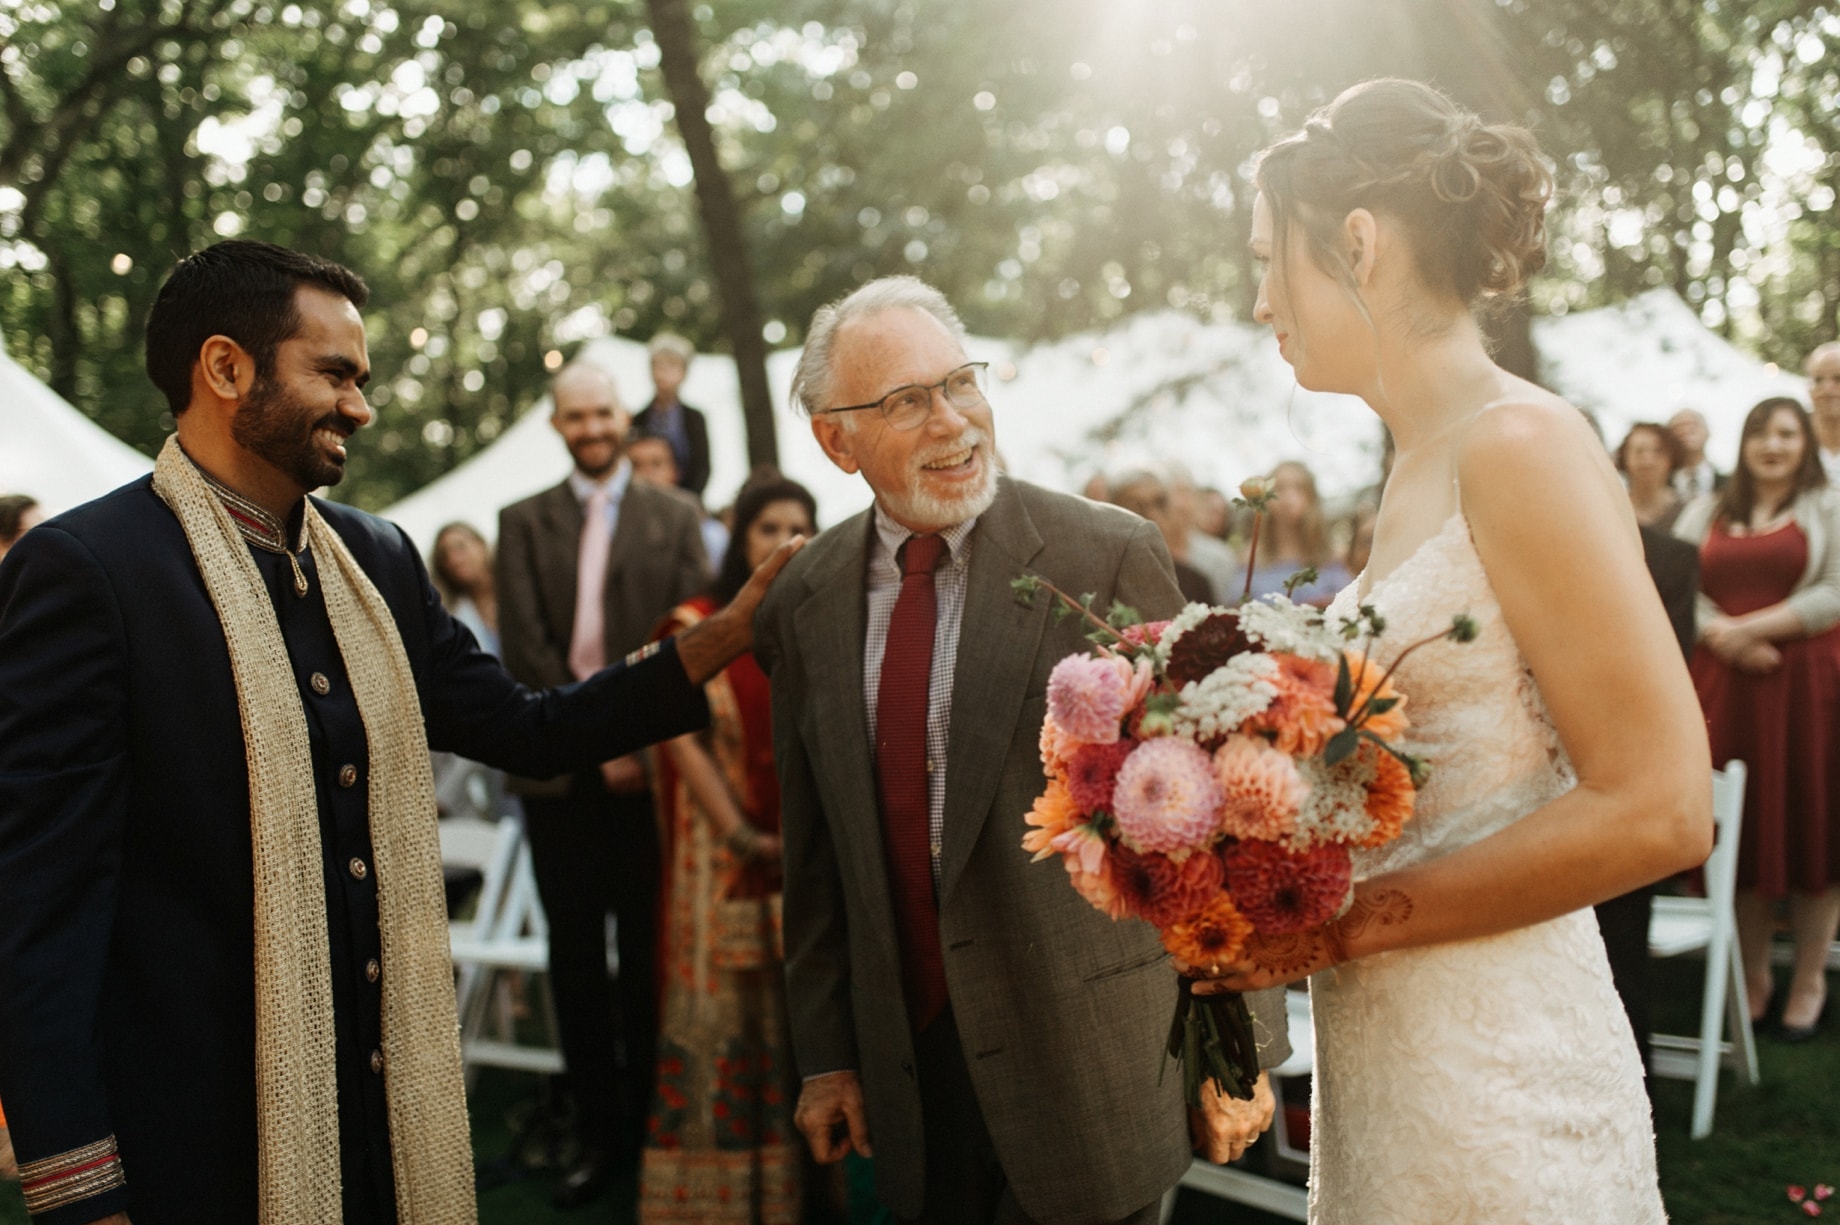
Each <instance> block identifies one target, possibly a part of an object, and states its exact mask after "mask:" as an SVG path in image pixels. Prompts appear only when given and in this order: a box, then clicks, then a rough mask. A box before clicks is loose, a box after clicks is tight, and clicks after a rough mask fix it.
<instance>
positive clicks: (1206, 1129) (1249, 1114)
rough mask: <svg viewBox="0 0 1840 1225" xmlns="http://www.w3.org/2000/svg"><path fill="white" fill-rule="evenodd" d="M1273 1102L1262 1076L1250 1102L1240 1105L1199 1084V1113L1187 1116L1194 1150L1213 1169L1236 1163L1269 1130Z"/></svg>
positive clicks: (1207, 1082) (1211, 1085)
mask: <svg viewBox="0 0 1840 1225" xmlns="http://www.w3.org/2000/svg"><path fill="white" fill-rule="evenodd" d="M1273 1107H1274V1101H1273V1099H1272V1096H1271V1081H1270V1080H1269V1079H1268V1078H1267V1076H1266V1074H1265V1073H1263V1072H1260V1073H1259V1078H1258V1080H1256V1081H1254V1082H1253V1085H1252V1099H1251V1100H1250V1101H1240V1100H1239V1099H1238V1098H1234V1097H1228V1096H1227V1095H1226V1094H1224V1093H1222V1092H1221V1091H1220V1090H1219V1089H1216V1088H1215V1087H1214V1082H1213V1081H1212V1080H1203V1081H1202V1082H1201V1109H1199V1110H1190V1111H1189V1112H1188V1138H1189V1142H1190V1143H1191V1144H1192V1145H1193V1146H1194V1149H1195V1151H1196V1152H1197V1153H1199V1154H1201V1156H1203V1157H1205V1158H1206V1159H1207V1160H1209V1161H1212V1162H1213V1163H1214V1164H1215V1165H1224V1164H1225V1163H1227V1162H1229V1161H1233V1160H1236V1159H1237V1158H1238V1157H1239V1155H1240V1154H1241V1153H1243V1152H1245V1151H1246V1150H1247V1149H1249V1148H1251V1147H1252V1142H1253V1141H1254V1140H1257V1139H1258V1138H1259V1137H1260V1136H1262V1135H1264V1134H1265V1129H1266V1128H1268V1127H1270V1126H1271V1115H1272V1110H1273Z"/></svg>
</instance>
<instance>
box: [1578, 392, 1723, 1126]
mask: <svg viewBox="0 0 1840 1225" xmlns="http://www.w3.org/2000/svg"><path fill="white" fill-rule="evenodd" d="M1655 428H1657V429H1658V428H1660V427H1658V426H1657V427H1655ZM1639 530H1640V531H1641V533H1642V561H1643V563H1644V564H1645V565H1646V566H1647V567H1648V576H1649V577H1650V578H1651V579H1653V580H1654V581H1655V591H1656V592H1657V593H1658V594H1659V595H1660V596H1661V606H1662V607H1663V608H1665V609H1666V610H1667V615H1668V623H1669V624H1670V625H1671V626H1673V628H1674V638H1675V641H1677V642H1678V643H1679V644H1680V651H1681V654H1682V655H1685V656H1686V657H1687V658H1688V659H1689V660H1691V659H1692V657H1693V607H1694V604H1695V602H1696V601H1697V599H1698V597H1699V551H1698V550H1697V549H1695V548H1694V547H1693V546H1692V545H1690V544H1688V543H1687V542H1686V541H1684V540H1677V539H1675V538H1674V537H1673V536H1670V535H1668V534H1667V533H1666V532H1663V531H1659V530H1657V529H1655V528H1652V527H1648V526H1642V527H1640V529H1639ZM1654 895H1655V887H1654V885H1644V886H1642V887H1641V888H1640V889H1632V890H1630V891H1629V892H1628V893H1625V894H1623V895H1622V896H1621V897H1613V898H1611V899H1610V900H1609V901H1607V902H1599V903H1598V904H1597V905H1596V906H1594V907H1592V909H1593V910H1595V911H1596V912H1597V926H1598V930H1600V931H1601V932H1603V936H1604V952H1605V953H1606V954H1607V955H1608V956H1609V958H1610V978H1611V981H1612V982H1613V983H1615V985H1616V994H1617V996H1618V998H1620V999H1621V1000H1622V1001H1623V1011H1624V1012H1626V1013H1627V1014H1628V1015H1629V1028H1630V1029H1631V1030H1632V1031H1634V1033H1635V1036H1636V1049H1637V1050H1639V1051H1640V1052H1641V1053H1642V1072H1643V1078H1644V1079H1643V1083H1644V1084H1646V1085H1648V1086H1649V1087H1650V1093H1651V1095H1652V1094H1653V1075H1652V1070H1651V1068H1652V1060H1651V1048H1652V1045H1653V1043H1652V1041H1651V1037H1650V1033H1651V1030H1652V1026H1651V1025H1650V1024H1649V1020H1648V1016H1649V1009H1648V1000H1649V958H1648V923H1649V911H1650V908H1651V905H1652V902H1653V899H1654Z"/></svg>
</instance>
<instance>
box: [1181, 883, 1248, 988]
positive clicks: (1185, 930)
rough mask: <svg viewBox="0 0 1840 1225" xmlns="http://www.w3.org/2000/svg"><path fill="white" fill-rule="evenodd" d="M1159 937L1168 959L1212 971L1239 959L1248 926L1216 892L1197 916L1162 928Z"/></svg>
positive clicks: (1243, 948)
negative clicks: (1160, 936)
mask: <svg viewBox="0 0 1840 1225" xmlns="http://www.w3.org/2000/svg"><path fill="white" fill-rule="evenodd" d="M1162 935H1163V947H1164V948H1165V949H1168V950H1169V955H1170V956H1171V957H1174V958H1175V959H1176V960H1177V961H1179V962H1181V963H1182V964H1184V965H1188V966H1193V967H1195V968H1197V969H1202V970H1207V971H1210V972H1212V971H1217V970H1218V969H1219V968H1220V967H1221V966H1223V965H1225V964H1226V963H1228V962H1230V961H1237V960H1239V955H1240V954H1241V953H1242V952H1244V951H1245V948H1246V941H1247V940H1249V939H1250V938H1251V937H1252V924H1250V923H1248V922H1247V921H1246V919H1245V917H1244V916H1243V915H1241V914H1240V912H1239V911H1238V910H1236V909H1235V908H1234V906H1233V900H1232V899H1231V898H1229V897H1228V896H1227V895H1226V894H1224V893H1220V894H1216V895H1215V896H1214V900H1213V901H1211V902H1209V903H1208V904H1207V906H1206V907H1205V908H1203V909H1202V910H1201V911H1200V912H1199V913H1197V914H1194V915H1191V916H1189V917H1188V918H1186V919H1184V920H1182V921H1181V922H1180V923H1175V924H1171V925H1170V926H1169V927H1166V928H1164V929H1163V933H1162Z"/></svg>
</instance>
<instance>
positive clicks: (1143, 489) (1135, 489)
mask: <svg viewBox="0 0 1840 1225" xmlns="http://www.w3.org/2000/svg"><path fill="white" fill-rule="evenodd" d="M1111 502H1112V505H1114V506H1122V507H1123V508H1124V509H1126V510H1128V511H1130V512H1131V513H1132V514H1134V515H1136V516H1138V517H1139V518H1142V519H1148V520H1149V521H1150V522H1151V523H1152V524H1154V525H1155V526H1156V529H1157V531H1159V532H1161V533H1162V534H1163V543H1164V544H1165V545H1167V546H1168V547H1169V557H1170V560H1171V561H1173V562H1174V563H1175V567H1176V587H1177V589H1178V590H1180V591H1181V593H1182V598H1183V599H1184V600H1187V601H1189V602H1190V603H1201V604H1212V603H1214V602H1215V601H1216V599H1217V598H1218V597H1219V594H1220V593H1219V592H1217V591H1215V590H1214V584H1213V583H1211V582H1210V581H1208V576H1207V575H1205V574H1203V573H1202V572H1201V571H1200V570H1198V569H1196V568H1195V567H1194V566H1192V565H1190V564H1189V563H1188V562H1187V561H1185V560H1183V557H1182V554H1183V553H1186V552H1187V544H1188V533H1187V532H1186V531H1185V530H1184V528H1183V525H1182V522H1181V520H1180V519H1178V517H1177V516H1176V513H1175V509H1174V507H1173V506H1172V505H1171V502H1170V494H1169V486H1168V485H1167V484H1166V483H1164V481H1163V478H1162V477H1160V476H1158V475H1157V474H1156V473H1154V472H1151V471H1149V470H1147V469H1139V470H1137V471H1135V472H1127V473H1125V474H1124V475H1123V476H1121V477H1119V478H1118V479H1117V480H1115V481H1113V482H1112V497H1111Z"/></svg>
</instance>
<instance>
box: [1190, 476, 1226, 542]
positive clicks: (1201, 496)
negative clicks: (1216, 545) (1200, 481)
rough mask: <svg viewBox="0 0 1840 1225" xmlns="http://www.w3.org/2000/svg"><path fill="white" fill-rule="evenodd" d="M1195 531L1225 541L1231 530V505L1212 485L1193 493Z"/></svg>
mask: <svg viewBox="0 0 1840 1225" xmlns="http://www.w3.org/2000/svg"><path fill="white" fill-rule="evenodd" d="M1195 530H1196V531H1197V532H1203V533H1205V534H1207V535H1209V536H1212V537H1213V538H1214V539H1215V540H1225V539H1226V538H1227V535H1228V534H1229V533H1230V532H1232V530H1233V504H1232V503H1231V502H1229V501H1228V500H1227V495H1226V494H1224V493H1222V492H1220V490H1218V489H1216V488H1214V487H1213V486H1212V485H1206V486H1203V487H1202V488H1200V489H1197V490H1196V491H1195Z"/></svg>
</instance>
